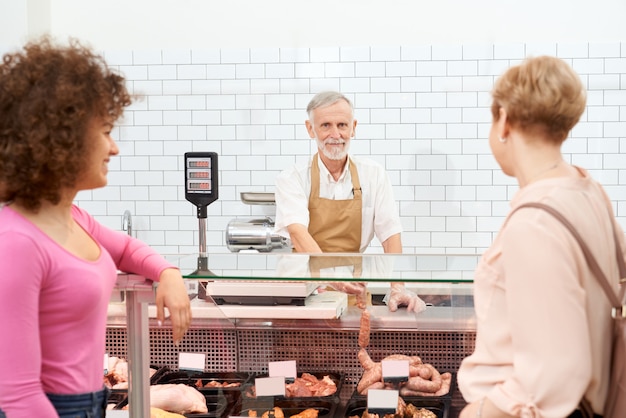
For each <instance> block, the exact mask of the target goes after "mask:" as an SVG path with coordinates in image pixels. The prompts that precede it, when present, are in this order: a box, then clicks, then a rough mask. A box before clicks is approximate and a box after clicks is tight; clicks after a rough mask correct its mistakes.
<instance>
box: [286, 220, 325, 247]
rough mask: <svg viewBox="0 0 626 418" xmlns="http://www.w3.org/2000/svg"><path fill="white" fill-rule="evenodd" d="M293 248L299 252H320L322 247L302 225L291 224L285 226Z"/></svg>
mask: <svg viewBox="0 0 626 418" xmlns="http://www.w3.org/2000/svg"><path fill="white" fill-rule="evenodd" d="M287 230H288V231H289V238H290V239H291V244H292V245H293V248H295V250H296V251H297V252H299V253H321V252H322V249H321V248H320V246H319V245H318V243H317V242H316V241H315V240H314V239H313V237H312V236H311V234H309V231H308V230H307V228H306V227H305V226H304V225H300V224H292V225H289V227H287Z"/></svg>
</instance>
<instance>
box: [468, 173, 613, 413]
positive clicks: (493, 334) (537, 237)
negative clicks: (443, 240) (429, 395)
mask: <svg viewBox="0 0 626 418" xmlns="http://www.w3.org/2000/svg"><path fill="white" fill-rule="evenodd" d="M579 170H580V171H581V173H583V175H584V178H579V179H574V178H552V179H546V180H542V181H538V182H535V183H532V184H530V185H528V186H526V187H524V188H522V189H520V190H519V191H518V192H517V194H516V195H515V196H514V198H513V199H512V201H511V209H515V208H516V207H517V206H519V205H521V204H523V203H526V202H543V203H546V204H548V205H551V206H553V207H554V208H555V209H557V210H559V211H560V212H561V213H562V214H563V215H564V216H565V217H566V218H567V219H568V220H569V221H570V222H572V223H573V224H574V226H575V227H576V228H577V229H578V231H579V233H580V235H581V236H582V237H583V238H584V239H585V240H586V242H587V244H588V246H589V247H590V248H591V250H592V251H593V253H594V256H595V257H596V258H597V260H598V263H599V264H600V266H602V267H603V269H604V272H605V274H606V275H607V277H608V278H609V279H610V280H614V281H615V290H617V286H618V285H617V280H618V276H619V274H618V269H617V264H616V260H615V246H614V239H613V232H612V229H611V218H610V217H609V210H610V211H611V213H612V209H610V206H611V204H610V201H609V199H608V197H607V195H606V193H605V192H604V190H603V189H602V187H601V186H600V185H599V184H598V183H596V182H595V181H594V180H592V179H591V178H590V177H589V176H588V174H587V173H586V172H585V171H584V170H582V169H579ZM607 208H608V209H607ZM617 228H618V230H617V233H618V236H619V238H620V240H621V245H622V248H624V234H623V232H622V230H621V228H619V226H618V227H617ZM474 304H475V311H476V320H477V334H476V347H475V351H474V353H473V354H472V355H470V356H469V357H467V358H466V359H464V361H463V362H462V364H461V367H460V369H459V371H458V384H459V388H460V390H461V392H462V394H463V396H464V398H465V400H466V401H468V402H474V401H477V400H479V399H482V398H484V397H486V398H488V399H489V400H490V401H492V402H493V403H494V404H495V405H496V406H497V407H498V408H499V409H501V410H503V411H505V412H507V413H509V414H511V415H514V416H519V417H525V418H539V417H541V418H557V417H560V418H562V417H564V416H567V415H569V414H570V413H571V412H572V411H573V410H574V409H575V408H576V406H577V404H578V403H579V401H580V399H581V398H582V397H583V395H585V396H586V397H587V399H588V400H589V401H590V402H591V403H592V406H593V408H594V410H595V412H596V413H602V409H603V407H604V402H605V398H606V393H607V381H608V375H609V362H610V347H611V344H610V336H611V318H610V312H611V307H610V305H609V302H608V300H607V298H606V296H605V295H604V293H603V292H602V289H601V288H600V286H599V285H598V284H597V282H596V279H595V278H594V276H593V275H592V273H591V272H590V270H589V268H588V267H587V263H586V262H585V259H584V256H583V253H582V251H581V250H580V247H579V245H578V243H577V241H576V240H575V239H574V238H573V236H572V235H571V233H570V232H569V231H568V230H567V229H566V228H565V227H564V226H562V224H561V223H560V222H559V221H558V220H556V219H555V218H553V217H552V215H550V214H548V213H547V212H545V211H543V210H541V209H535V208H523V209H520V210H519V211H517V212H515V213H514V214H513V215H512V216H511V217H510V218H508V219H507V220H506V221H505V223H504V225H503V227H502V228H501V230H500V232H499V233H498V235H497V237H496V238H495V240H494V242H493V244H492V246H491V247H490V248H489V250H488V251H486V252H485V253H484V254H483V256H482V257H481V260H480V262H479V265H478V266H477V269H476V272H475V277H474Z"/></svg>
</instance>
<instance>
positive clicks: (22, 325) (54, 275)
mask: <svg viewBox="0 0 626 418" xmlns="http://www.w3.org/2000/svg"><path fill="white" fill-rule="evenodd" d="M72 216H73V217H74V219H75V220H76V222H77V223H78V224H79V225H80V226H81V227H82V228H83V229H84V230H85V231H86V232H87V233H88V234H89V235H91V237H92V238H93V239H94V240H95V241H96V242H97V243H98V244H99V246H100V250H101V251H100V257H99V258H98V259H97V260H96V261H87V260H83V259H80V258H77V257H76V256H74V255H72V254H70V253H69V252H67V251H66V250H65V249H63V248H62V247H61V246H59V245H58V244H57V243H56V242H55V241H53V240H52V239H50V238H49V237H48V236H47V235H46V234H44V233H43V232H42V231H41V230H39V229H38V228H37V227H36V226H35V225H33V224H32V223H31V222H29V221H28V220H27V219H25V218H24V217H23V216H21V215H20V214H18V213H17V212H15V211H14V210H13V209H11V207H10V206H7V207H4V208H0V266H1V270H0V271H1V273H0V318H1V319H0V410H2V411H4V413H5V414H6V415H7V417H9V418H32V417H33V416H37V417H39V418H48V417H57V416H58V415H57V413H56V411H55V410H54V408H53V406H52V405H51V403H50V402H49V401H48V398H47V397H46V395H45V394H46V393H54V394H78V393H85V392H93V391H97V390H100V389H102V387H103V356H104V351H105V330H106V319H107V306H108V303H109V299H110V296H111V291H112V289H113V287H114V285H115V281H116V277H117V270H118V269H119V270H122V271H126V272H133V273H137V274H140V275H143V276H145V277H147V278H150V279H153V280H158V278H159V275H160V273H161V272H162V271H163V270H164V269H166V268H168V267H173V266H171V265H170V264H169V263H168V262H167V261H166V260H165V259H164V258H163V257H161V256H160V255H159V254H157V253H156V252H155V251H154V250H152V249H151V248H150V247H148V246H147V245H146V244H144V243H142V242H141V241H139V240H137V239H134V238H131V237H129V236H128V235H127V234H124V233H121V232H117V231H113V230H110V229H108V228H106V227H104V226H102V225H101V224H99V223H98V222H96V221H95V220H94V219H93V218H92V217H91V216H90V215H89V214H88V213H87V212H85V211H84V210H82V209H80V208H78V207H76V206H74V207H73V208H72Z"/></svg>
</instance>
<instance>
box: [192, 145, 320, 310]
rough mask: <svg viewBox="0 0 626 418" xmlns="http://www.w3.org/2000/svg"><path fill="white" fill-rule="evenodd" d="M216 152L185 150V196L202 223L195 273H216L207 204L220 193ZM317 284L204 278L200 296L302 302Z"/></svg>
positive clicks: (250, 301)
mask: <svg viewBox="0 0 626 418" xmlns="http://www.w3.org/2000/svg"><path fill="white" fill-rule="evenodd" d="M217 159H218V156H217V153H215V152H186V153H185V199H187V200H188V201H189V202H191V203H193V204H194V205H195V206H196V208H197V212H196V213H197V216H198V221H199V222H198V223H199V238H200V239H199V247H200V248H199V255H198V263H197V269H196V270H195V271H194V272H193V273H191V274H192V275H195V276H202V277H207V276H215V273H213V272H212V271H211V270H209V267H208V256H207V250H206V219H207V206H209V205H210V204H211V203H213V202H215V201H216V200H217V199H218V197H219V193H218V188H219V186H218V164H217ZM316 288H317V285H316V284H315V283H311V282H291V283H286V282H274V283H262V282H255V283H250V282H246V281H226V280H216V281H207V282H202V283H201V286H200V287H199V288H198V298H200V299H213V301H214V302H215V303H217V304H234V305H266V306H267V305H270V306H273V305H298V306H304V304H305V303H304V302H305V299H306V298H307V297H308V296H309V295H311V294H312V293H313V291H314V290H315V289H316Z"/></svg>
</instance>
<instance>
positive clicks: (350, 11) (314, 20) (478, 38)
mask: <svg viewBox="0 0 626 418" xmlns="http://www.w3.org/2000/svg"><path fill="white" fill-rule="evenodd" d="M25 5H28V7H29V8H30V9H31V10H33V11H37V13H31V14H30V15H25V12H24V9H25V7H26V6H25ZM26 17H28V19H29V23H28V27H26V25H25V24H24V22H23V21H24V19H25V18H26ZM46 17H47V20H46ZM625 17H626V2H624V1H622V0H595V1H593V2H589V1H587V0H571V1H567V0H561V1H554V0H548V1H546V0H526V1H510V0H509V1H506V0H475V1H465V0H437V1H424V0H317V1H297V0H296V1H294V0H233V1H224V0H130V1H129V0H107V1H100V2H98V1H84V0H19V1H14V0H0V35H1V36H0V43H8V44H9V45H11V44H13V43H15V41H16V40H18V41H20V42H21V41H22V40H23V39H24V36H25V35H27V34H28V33H30V34H33V33H39V32H40V31H41V30H48V29H50V28H51V29H52V32H54V33H55V34H59V35H62V36H66V35H72V36H76V37H79V38H81V39H85V40H89V41H90V42H91V43H92V44H93V45H94V46H95V47H97V48H100V49H117V48H124V49H127V48H130V49H132V48H159V49H160V48H178V47H185V48H200V47H218V48H225V47H245V48H248V47H320V46H374V45H415V44H438V43H457V44H458V43H464V44H467V43H475V42H490V43H506V42H535V41H549V42H606V41H621V40H624V39H626V25H625V24H624V18H625ZM16 35H17V36H16Z"/></svg>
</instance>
